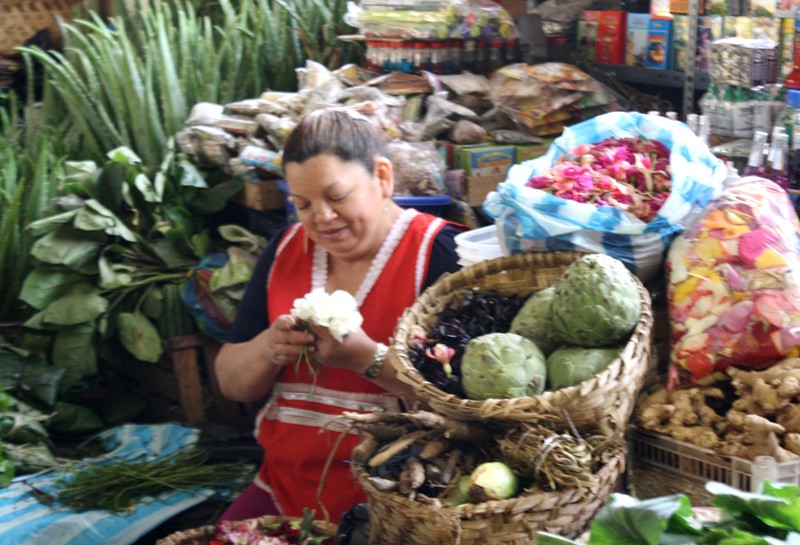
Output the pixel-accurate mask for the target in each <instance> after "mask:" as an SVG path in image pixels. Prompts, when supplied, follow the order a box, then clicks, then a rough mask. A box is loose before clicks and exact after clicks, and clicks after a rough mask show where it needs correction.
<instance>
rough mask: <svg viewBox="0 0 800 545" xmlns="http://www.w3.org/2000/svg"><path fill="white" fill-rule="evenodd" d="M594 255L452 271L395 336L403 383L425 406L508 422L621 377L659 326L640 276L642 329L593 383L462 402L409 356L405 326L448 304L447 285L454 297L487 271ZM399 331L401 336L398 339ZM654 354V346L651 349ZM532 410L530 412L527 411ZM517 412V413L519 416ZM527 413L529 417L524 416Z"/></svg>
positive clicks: (513, 260)
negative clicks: (430, 305) (424, 310)
mask: <svg viewBox="0 0 800 545" xmlns="http://www.w3.org/2000/svg"><path fill="white" fill-rule="evenodd" d="M541 255H549V256H550V257H549V258H548V259H541V258H536V257H530V256H541ZM584 255H588V254H585V253H580V252H547V253H537V252H528V253H523V254H516V255H513V256H505V257H501V258H497V259H492V260H487V261H483V262H481V263H478V264H476V265H471V266H468V267H465V268H464V269H461V270H460V271H457V272H455V273H451V274H448V275H446V277H443V278H441V279H439V280H437V282H435V283H434V284H433V285H431V286H430V287H429V288H427V289H426V290H425V291H424V292H423V293H422V294H421V295H420V296H419V297H418V298H417V300H416V301H415V302H414V304H413V305H412V306H411V307H409V308H408V309H406V311H405V312H404V313H403V316H402V317H401V318H400V321H399V322H398V325H397V327H396V328H395V334H394V336H393V337H392V342H391V350H390V354H391V362H392V364H393V365H394V367H395V369H396V372H397V377H398V379H400V380H401V381H402V382H404V383H407V384H409V385H410V386H412V387H413V388H414V391H415V393H416V394H417V396H418V398H419V400H420V401H422V402H424V403H430V402H435V403H438V404H448V403H449V404H453V405H457V406H459V408H460V409H463V410H464V411H463V412H464V413H469V412H472V413H475V414H479V413H480V414H484V413H488V414H492V415H493V417H495V418H499V419H502V418H503V417H507V418H508V419H511V420H536V419H537V418H539V417H540V416H541V415H539V414H537V413H535V412H531V411H530V410H529V409H530V407H529V405H531V404H532V403H536V404H538V405H541V406H542V407H547V406H550V405H552V403H551V402H552V401H555V400H557V399H562V398H565V397H569V398H578V397H580V396H581V395H583V394H586V393H588V392H590V391H592V390H593V389H594V386H595V385H597V384H598V383H599V382H600V381H602V380H604V379H605V378H606V377H609V376H617V375H618V374H619V373H620V372H621V371H622V367H623V365H625V360H626V359H628V358H630V357H631V355H632V352H633V351H634V350H635V348H636V347H637V343H638V342H646V343H648V344H649V337H650V333H651V330H652V326H653V313H652V302H651V298H650V293H649V292H648V291H647V289H646V288H645V287H644V285H643V284H642V282H641V280H639V278H637V277H636V276H635V275H634V274H631V277H632V278H633V279H634V280H635V282H636V284H637V287H638V289H639V295H640V298H641V302H642V309H641V314H640V316H639V320H638V321H637V323H636V325H635V326H634V328H633V331H632V332H631V334H630V336H629V338H628V340H627V341H626V343H625V346H624V347H623V349H622V351H621V352H620V354H619V355H618V356H617V358H615V359H614V361H612V362H611V364H609V366H608V367H606V368H605V369H604V370H603V371H600V372H599V373H597V374H595V375H594V376H593V377H592V378H590V379H587V380H585V381H583V382H581V383H579V384H576V385H573V386H568V387H566V388H560V389H558V390H547V391H545V392H542V393H541V394H539V395H537V396H528V397H516V398H508V399H496V398H492V399H484V400H476V399H467V398H461V397H458V396H456V395H455V394H450V393H447V392H444V391H443V390H441V389H439V388H438V387H436V386H435V385H434V384H433V383H431V382H429V381H428V380H427V379H426V378H425V377H424V376H423V375H422V373H421V372H420V371H419V370H418V369H417V368H416V367H414V365H413V363H412V362H411V359H410V357H409V348H408V345H407V344H406V342H407V338H408V335H405V334H404V333H406V330H405V329H404V325H403V324H404V323H405V322H407V321H408V320H409V317H410V316H412V315H413V314H415V313H416V312H417V309H418V308H421V307H422V306H423V305H425V304H426V301H427V300H428V299H438V301H439V304H442V297H443V294H440V293H438V292H439V291H440V290H441V289H442V287H443V286H450V285H453V284H455V285H456V287H457V289H455V290H450V291H449V292H447V293H449V294H450V295H451V297H454V296H455V295H456V294H457V292H458V291H460V290H463V289H468V288H469V285H468V284H469V280H470V279H471V278H475V277H478V278H479V277H480V276H479V275H481V273H483V272H485V274H483V276H486V275H488V274H502V273H503V272H504V271H506V270H508V269H513V268H522V267H523V266H535V265H536V264H537V263H538V262H542V263H544V264H545V265H561V266H563V265H566V264H568V262H571V261H574V260H576V259H577V258H578V257H580V256H584ZM398 332H399V333H400V334H399V335H398ZM648 352H649V346H648ZM641 374H642V378H643V377H644V370H643V371H642V373H641ZM523 405H528V407H525V408H523ZM488 408H491V410H489V411H485V410H483V409H488ZM526 409H528V410H526ZM515 411H516V414H514V413H515ZM523 411H524V413H523Z"/></svg>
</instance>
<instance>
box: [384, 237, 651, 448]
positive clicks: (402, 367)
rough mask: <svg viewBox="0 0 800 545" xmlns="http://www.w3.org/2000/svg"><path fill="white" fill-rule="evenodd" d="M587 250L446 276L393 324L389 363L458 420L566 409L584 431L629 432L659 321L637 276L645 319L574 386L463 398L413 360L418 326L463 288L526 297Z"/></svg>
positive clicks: (526, 418)
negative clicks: (608, 359)
mask: <svg viewBox="0 0 800 545" xmlns="http://www.w3.org/2000/svg"><path fill="white" fill-rule="evenodd" d="M583 255H586V254H582V253H577V252H529V253H523V254H517V255H514V256H510V257H501V258H499V259H492V260H487V261H482V262H480V263H477V264H475V265H470V266H468V267H465V268H463V269H461V270H460V271H458V272H455V273H453V274H450V275H446V276H444V277H442V278H440V279H439V280H438V281H436V283H434V284H433V285H432V286H430V287H429V288H428V289H427V290H425V291H424V292H423V293H422V294H421V295H420V296H419V297H418V298H417V300H416V301H415V302H414V304H413V305H411V307H409V308H408V309H407V310H406V311H405V312H404V313H403V316H402V317H401V318H400V320H399V322H398V325H397V327H396V328H395V331H394V338H393V340H392V350H391V351H390V358H389V360H390V361H391V363H392V365H393V366H394V367H395V369H396V370H397V376H398V378H399V379H400V380H402V381H403V382H406V383H407V384H410V385H411V386H412V387H413V388H414V390H415V392H416V394H417V397H418V398H419V400H420V401H421V402H423V403H425V404H426V405H428V406H430V407H431V409H433V410H434V411H436V412H439V413H441V414H444V415H446V416H449V417H451V418H455V419H458V420H490V421H496V422H509V423H510V422H535V421H537V420H539V419H540V418H541V417H542V416H543V415H547V416H555V417H559V418H562V417H563V416H564V414H563V411H564V410H566V411H567V413H569V416H570V419H571V420H572V422H573V423H574V424H575V425H576V426H577V427H578V428H579V429H581V428H584V427H587V426H588V427H595V428H596V427H598V426H600V427H601V429H602V430H603V431H619V432H623V433H624V431H625V430H626V429H627V426H628V422H629V419H630V416H631V413H632V411H633V406H634V403H635V402H636V397H637V395H638V393H639V390H640V389H641V387H642V384H643V383H644V378H645V375H646V374H647V370H648V366H649V363H650V341H651V330H652V326H653V314H652V309H651V304H650V294H649V293H648V291H647V290H646V289H645V288H644V286H643V285H642V284H641V282H639V280H638V279H636V277H634V276H633V275H632V278H634V280H635V281H636V282H637V284H638V286H639V295H640V297H641V300H642V314H641V317H640V318H639V322H638V323H637V324H636V326H635V328H634V330H633V333H632V334H631V337H630V339H629V341H628V343H627V345H626V346H625V348H624V349H623V350H622V352H621V353H620V356H619V357H618V358H617V359H616V360H614V361H613V362H612V363H611V365H609V366H608V368H606V369H605V370H604V371H602V372H600V373H598V374H597V375H595V376H594V377H593V378H591V379H589V380H586V381H584V382H582V383H581V384H578V385H576V386H571V387H568V388H562V389H560V390H555V391H547V392H544V393H543V394H541V395H538V396H533V397H519V398H514V399H488V400H483V401H478V400H471V399H462V398H460V397H458V396H455V395H452V394H448V393H446V392H444V391H442V390H440V389H439V388H437V387H436V386H434V385H433V384H431V383H430V382H428V381H427V380H426V379H425V378H424V377H423V375H422V373H420V372H419V371H418V370H417V369H416V368H415V367H414V365H413V364H412V362H411V360H410V358H409V350H408V342H409V339H410V337H411V335H412V329H413V327H414V326H416V325H418V326H421V327H422V328H424V329H425V330H428V329H429V326H431V325H433V323H434V322H435V320H436V317H437V316H438V314H439V313H440V312H441V311H442V310H443V309H444V308H445V307H446V306H447V304H448V303H449V302H450V301H451V300H452V299H454V298H455V297H457V296H458V294H459V292H460V291H462V290H464V289H467V288H473V287H477V288H480V289H483V290H496V291H499V292H501V293H504V294H517V295H521V296H528V295H530V294H532V293H534V292H536V291H538V290H541V289H543V288H546V287H548V286H550V285H552V284H554V283H555V282H556V281H557V280H558V279H559V278H560V277H561V274H562V273H563V272H564V270H565V269H566V268H567V267H568V266H569V265H570V264H571V263H572V262H573V261H575V260H576V259H578V258H579V257H581V256H583ZM606 424H607V425H608V426H610V428H609V427H608V426H606Z"/></svg>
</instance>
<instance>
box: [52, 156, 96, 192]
mask: <svg viewBox="0 0 800 545" xmlns="http://www.w3.org/2000/svg"><path fill="white" fill-rule="evenodd" d="M95 174H97V165H96V164H95V162H94V161H66V162H64V174H63V176H62V178H61V180H62V181H63V182H64V183H66V184H78V185H83V186H85V187H87V188H88V187H92V186H93V185H94V177H95Z"/></svg>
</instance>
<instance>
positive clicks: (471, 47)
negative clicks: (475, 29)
mask: <svg viewBox="0 0 800 545" xmlns="http://www.w3.org/2000/svg"><path fill="white" fill-rule="evenodd" d="M475 53H476V52H475V40H464V48H463V49H462V51H461V69H462V70H464V71H466V72H470V73H472V74H474V73H475Z"/></svg>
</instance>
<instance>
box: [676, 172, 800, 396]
mask: <svg viewBox="0 0 800 545" xmlns="http://www.w3.org/2000/svg"><path fill="white" fill-rule="evenodd" d="M666 268H667V280H668V285H667V296H668V301H669V317H670V325H671V336H672V338H671V340H672V346H671V354H670V368H669V374H668V378H667V388H668V389H672V388H675V387H676V386H679V385H681V384H687V383H708V382H713V381H715V380H717V379H718V378H720V376H721V372H723V371H724V370H725V369H726V368H727V367H729V366H735V367H739V368H742V369H762V368H765V367H769V366H770V365H772V364H773V363H776V362H777V361H779V360H781V359H783V358H784V357H785V356H787V355H793V352H794V351H796V349H797V348H798V347H800V224H799V223H798V218H797V215H796V213H795V211H794V209H793V208H792V203H791V201H790V199H789V196H788V195H787V193H786V192H785V191H784V190H783V189H781V188H780V187H779V186H778V185H776V184H775V183H773V182H770V181H768V180H765V179H763V178H757V177H748V178H743V179H741V180H739V181H737V182H734V183H733V184H731V185H730V186H729V187H728V188H727V189H726V190H725V191H724V192H723V193H722V195H721V196H720V197H719V198H718V199H717V200H715V201H712V202H711V204H709V206H708V207H707V208H706V209H705V210H704V211H703V215H702V216H701V217H700V218H699V219H698V221H696V222H695V223H694V224H693V225H692V226H691V227H690V228H689V229H687V230H686V231H685V232H684V233H682V234H681V236H679V237H678V238H676V239H675V241H674V242H673V243H672V246H671V247H670V250H669V255H668V257H667V262H666Z"/></svg>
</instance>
